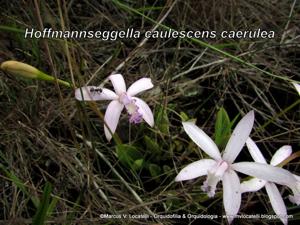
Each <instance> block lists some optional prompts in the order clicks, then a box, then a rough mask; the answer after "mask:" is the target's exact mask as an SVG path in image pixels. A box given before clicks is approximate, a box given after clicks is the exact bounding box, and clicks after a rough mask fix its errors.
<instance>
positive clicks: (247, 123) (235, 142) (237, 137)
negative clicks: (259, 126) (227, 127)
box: [223, 110, 254, 163]
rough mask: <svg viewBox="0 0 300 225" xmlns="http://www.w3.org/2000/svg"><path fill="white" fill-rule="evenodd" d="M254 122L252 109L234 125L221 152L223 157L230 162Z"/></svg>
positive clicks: (237, 152)
mask: <svg viewBox="0 0 300 225" xmlns="http://www.w3.org/2000/svg"><path fill="white" fill-rule="evenodd" d="M253 123H254V111H253V110H252V111H250V112H249V113H247V114H246V115H245V116H244V117H243V118H242V119H241V120H240V122H239V123H238V124H237V125H236V127H235V129H234V130H233V132H232V135H231V137H230V139H229V141H228V143H227V145H226V148H225V150H224V153H223V159H224V160H226V161H227V162H228V163H232V162H233V161H234V160H235V159H236V157H237V156H238V154H239V153H240V151H241V150H242V148H243V146H244V145H245V143H246V140H247V138H248V137H249V135H250V132H251V130H252V127H253Z"/></svg>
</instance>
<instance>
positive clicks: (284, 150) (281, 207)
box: [241, 138, 297, 224]
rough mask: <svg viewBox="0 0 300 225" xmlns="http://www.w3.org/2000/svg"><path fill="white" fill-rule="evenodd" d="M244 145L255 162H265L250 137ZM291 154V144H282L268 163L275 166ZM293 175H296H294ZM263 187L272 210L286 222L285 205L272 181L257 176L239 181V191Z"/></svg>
mask: <svg viewBox="0 0 300 225" xmlns="http://www.w3.org/2000/svg"><path fill="white" fill-rule="evenodd" d="M246 145H247V147H248V149H249V152H250V154H251V156H252V158H253V159H254V161H255V162H259V163H264V164H267V161H266V159H265V158H264V156H263V155H262V153H261V151H260V150H259V148H258V147H257V145H256V144H255V142H254V141H253V140H252V139H251V138H248V140H247V141H246ZM291 154H292V148H291V146H289V145H285V146H282V147H281V148H280V149H278V150H277V151H276V152H275V154H274V155H273V157H272V159H271V162H270V164H271V165H272V166H276V165H278V164H280V163H281V162H282V161H284V160H285V159H286V158H288V157H289V156H290V155H291ZM295 177H297V176H296V175H295ZM263 187H265V188H266V191H267V194H268V196H269V198H270V202H271V205H272V208H273V210H274V212H275V213H276V215H278V217H279V218H280V220H281V221H282V223H283V224H287V223H288V221H287V211H286V207H285V204H284V201H283V199H282V197H281V195H280V192H279V190H278V188H277V187H276V185H275V184H274V183H273V182H267V181H265V180H262V179H259V178H251V179H250V180H248V181H244V182H242V183H241V192H242V193H244V192H254V191H258V190H260V189H261V188H263Z"/></svg>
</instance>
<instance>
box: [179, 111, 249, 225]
mask: <svg viewBox="0 0 300 225" xmlns="http://www.w3.org/2000/svg"><path fill="white" fill-rule="evenodd" d="M253 123H254V111H251V112H249V113H247V114H246V115H245V116H244V117H243V118H242V119H241V120H240V122H239V123H238V124H237V125H236V127H235V129H234V131H233V133H232V135H231V137H230V139H229V141H228V143H227V145H226V148H225V150H224V152H223V154H222V155H221V153H220V151H219V149H218V147H217V145H216V144H215V143H214V141H213V140H212V139H211V138H210V137H209V136H208V135H207V134H205V133H204V131H203V130H201V129H200V128H198V127H197V126H196V125H195V124H194V123H193V122H183V123H182V124H183V128H184V130H185V132H186V133H187V134H188V136H189V137H190V138H191V139H192V140H193V141H194V142H195V143H196V144H197V145H198V146H199V147H200V148H201V149H202V150H203V151H204V152H205V153H206V154H207V155H209V156H210V157H211V158H212V159H201V160H198V161H196V162H193V163H191V164H189V165H187V166H186V167H184V168H183V169H182V170H181V171H180V172H179V174H178V175H177V176H176V178H175V181H184V180H190V179H194V178H197V177H200V176H204V175H207V179H206V181H205V182H204V184H203V186H202V187H201V189H202V190H203V191H205V192H206V193H207V194H208V196H209V197H213V196H214V195H215V190H216V186H217V184H218V182H219V181H220V180H222V183H223V204H224V209H225V213H226V215H227V220H228V222H229V223H231V222H232V221H233V219H234V217H235V216H236V215H237V213H238V211H239V209H240V205H241V187H240V180H239V177H238V175H237V173H236V172H235V170H234V168H233V167H232V165H233V162H234V160H235V159H236V157H237V156H238V154H239V153H240V151H241V150H242V148H243V146H244V145H245V142H246V140H247V139H248V137H249V135H250V132H251V130H252V127H253Z"/></svg>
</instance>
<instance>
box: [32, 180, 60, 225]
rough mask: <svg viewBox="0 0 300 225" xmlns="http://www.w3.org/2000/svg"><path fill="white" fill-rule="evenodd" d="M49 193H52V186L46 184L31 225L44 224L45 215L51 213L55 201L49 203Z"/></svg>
mask: <svg viewBox="0 0 300 225" xmlns="http://www.w3.org/2000/svg"><path fill="white" fill-rule="evenodd" d="M51 191H52V185H51V184H50V183H46V185H45V187H44V191H43V196H42V200H41V201H40V204H39V206H38V208H37V211H36V214H35V215H34V217H33V220H32V224H33V225H43V224H45V221H46V219H47V215H48V214H50V213H51V211H52V210H53V208H54V206H55V205H54V204H56V201H53V200H52V202H51V204H50V200H51Z"/></svg>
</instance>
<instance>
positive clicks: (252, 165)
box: [232, 140, 300, 213]
mask: <svg viewBox="0 0 300 225" xmlns="http://www.w3.org/2000/svg"><path fill="white" fill-rule="evenodd" d="M247 145H248V147H249V146H250V148H249V150H250V152H251V151H252V153H251V155H252V157H253V158H254V159H255V161H257V162H239V163H235V164H233V165H232V168H233V169H234V170H236V171H238V172H240V173H244V174H247V175H249V176H253V177H256V178H258V179H260V180H262V181H261V182H260V181H259V180H254V181H253V180H252V181H251V182H250V183H248V184H247V185H246V186H245V187H244V188H243V191H249V190H259V189H260V188H262V187H264V186H265V185H266V187H267V186H270V189H272V190H273V193H271V196H272V194H273V195H275V194H274V193H275V192H276V190H275V188H274V187H275V185H273V184H272V183H276V184H280V185H285V186H288V187H289V188H290V189H291V190H292V192H293V194H294V196H292V195H290V196H289V200H290V201H291V202H293V203H295V204H297V205H299V204H300V177H299V176H297V175H294V174H292V173H291V172H290V171H288V170H285V169H282V168H280V167H276V166H273V165H277V164H278V162H280V161H282V160H283V158H284V157H287V155H288V153H289V151H287V150H282V149H281V150H280V152H279V153H277V154H275V155H274V157H273V158H272V161H271V165H268V164H266V162H265V159H264V158H263V157H262V155H260V156H258V155H259V153H258V154H257V152H258V151H257V149H256V147H255V146H254V145H253V142H251V141H249V140H248V141H247ZM257 182H259V183H262V184H257ZM267 182H268V183H270V182H271V185H268V183H267ZM271 186H272V187H271ZM271 192H272V191H271ZM268 194H269V197H270V198H273V197H274V196H272V197H271V196H270V193H268ZM277 199H278V197H277ZM271 201H272V199H271ZM274 204H275V203H274ZM276 204H280V203H278V202H276ZM281 205H282V204H281ZM279 206H280V205H277V206H276V207H278V209H279ZM278 209H276V210H278ZM281 210H282V207H281ZM274 211H275V209H274ZM282 212H283V210H282ZM276 213H277V212H276Z"/></svg>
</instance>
